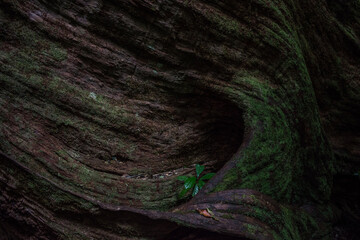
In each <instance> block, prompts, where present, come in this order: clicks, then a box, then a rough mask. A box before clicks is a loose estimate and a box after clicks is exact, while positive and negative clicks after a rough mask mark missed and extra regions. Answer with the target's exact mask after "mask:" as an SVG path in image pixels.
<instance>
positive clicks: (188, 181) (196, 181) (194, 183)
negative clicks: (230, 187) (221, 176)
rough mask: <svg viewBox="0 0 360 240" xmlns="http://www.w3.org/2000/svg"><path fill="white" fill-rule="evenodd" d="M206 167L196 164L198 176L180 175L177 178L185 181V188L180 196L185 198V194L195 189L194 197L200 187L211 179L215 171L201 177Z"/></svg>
mask: <svg viewBox="0 0 360 240" xmlns="http://www.w3.org/2000/svg"><path fill="white" fill-rule="evenodd" d="M204 169H205V167H204V166H201V165H199V164H196V167H195V170H196V176H179V177H178V178H177V179H178V180H180V181H183V182H184V189H183V190H182V191H181V192H180V195H179V197H180V198H183V197H184V196H185V194H186V193H187V192H188V191H190V190H191V189H193V191H192V196H193V197H194V196H195V195H196V194H197V193H198V192H199V191H200V189H201V188H202V187H203V186H204V185H205V182H204V181H205V180H209V179H211V178H212V177H213V176H214V175H215V173H208V174H205V175H204V176H202V177H201V178H200V174H201V173H202V172H203V171H204Z"/></svg>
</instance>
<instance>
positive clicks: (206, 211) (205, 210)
mask: <svg viewBox="0 0 360 240" xmlns="http://www.w3.org/2000/svg"><path fill="white" fill-rule="evenodd" d="M197 211H198V212H199V213H200V214H201V215H203V216H204V217H208V218H211V217H212V216H211V214H210V213H209V212H208V210H207V209H197Z"/></svg>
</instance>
